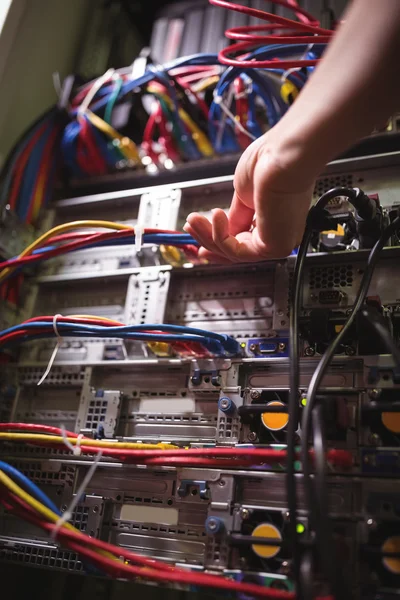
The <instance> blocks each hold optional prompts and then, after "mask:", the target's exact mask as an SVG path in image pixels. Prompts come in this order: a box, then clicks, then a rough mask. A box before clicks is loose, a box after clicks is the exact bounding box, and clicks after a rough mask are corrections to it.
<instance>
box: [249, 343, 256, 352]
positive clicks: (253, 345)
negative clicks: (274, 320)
mask: <svg viewBox="0 0 400 600" xmlns="http://www.w3.org/2000/svg"><path fill="white" fill-rule="evenodd" d="M249 350H250V352H255V351H256V350H257V344H250V346H249Z"/></svg>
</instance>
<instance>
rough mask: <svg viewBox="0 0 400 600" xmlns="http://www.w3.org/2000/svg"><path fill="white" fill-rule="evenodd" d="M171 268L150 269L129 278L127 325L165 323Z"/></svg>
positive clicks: (126, 309)
mask: <svg viewBox="0 0 400 600" xmlns="http://www.w3.org/2000/svg"><path fill="white" fill-rule="evenodd" d="M168 269H169V267H167V268H165V267H160V268H154V267H153V268H149V269H146V270H144V271H143V272H141V273H139V274H137V275H132V276H131V277H130V278H129V284H128V292H127V295H126V302H125V323H127V324H134V325H141V324H144V323H163V322H164V314H165V307H166V303H167V296H168V289H169V282H170V273H169V271H168Z"/></svg>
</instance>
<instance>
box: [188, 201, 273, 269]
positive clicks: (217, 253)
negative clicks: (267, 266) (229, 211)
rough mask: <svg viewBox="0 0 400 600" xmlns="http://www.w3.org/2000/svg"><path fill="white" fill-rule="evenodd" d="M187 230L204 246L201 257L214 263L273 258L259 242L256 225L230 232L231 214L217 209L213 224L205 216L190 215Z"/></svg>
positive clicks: (213, 216) (213, 214)
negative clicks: (234, 234)
mask: <svg viewBox="0 0 400 600" xmlns="http://www.w3.org/2000/svg"><path fill="white" fill-rule="evenodd" d="M184 230H185V231H186V232H187V233H189V234H191V235H192V236H193V237H194V238H195V239H196V240H197V241H198V242H199V243H200V244H201V245H202V246H203V247H204V249H201V251H200V254H199V256H201V258H206V259H207V260H210V261H212V262H220V263H222V262H223V263H226V262H231V263H237V262H256V261H260V260H266V259H268V258H272V257H271V256H270V255H269V253H268V251H267V248H266V246H265V245H264V244H262V243H261V242H260V239H259V237H258V232H257V228H255V229H254V230H253V231H252V232H250V231H244V232H241V233H238V234H237V236H233V235H230V233H229V220H228V217H227V216H226V214H225V212H224V211H223V210H221V209H218V208H217V209H214V210H213V211H212V222H211V223H210V221H209V220H208V219H206V218H205V217H204V216H203V215H199V214H198V213H192V214H190V215H189V216H188V221H187V223H186V224H185V226H184ZM221 259H222V260H221Z"/></svg>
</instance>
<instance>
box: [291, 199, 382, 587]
mask: <svg viewBox="0 0 400 600" xmlns="http://www.w3.org/2000/svg"><path fill="white" fill-rule="evenodd" d="M338 196H345V197H347V198H348V199H349V200H350V202H351V203H352V204H353V206H354V207H355V208H356V210H357V214H358V215H359V217H360V218H363V219H372V218H373V217H374V215H375V213H374V210H375V208H374V207H376V204H375V203H374V201H372V200H371V199H370V198H369V197H368V196H366V194H364V192H362V191H361V190H359V189H357V188H356V189H353V188H346V187H336V188H333V189H331V190H329V191H328V192H326V193H325V194H323V195H322V196H321V198H320V199H319V200H318V203H317V205H316V206H314V207H313V208H312V209H311V210H310V211H309V214H308V217H307V223H306V230H305V233H304V236H303V239H302V241H301V244H300V248H299V251H298V254H297V259H296V265H295V271H294V278H293V281H294V289H293V290H291V291H290V303H289V305H290V334H289V348H290V363H289V403H288V408H289V421H288V428H287V475H286V489H287V502H288V509H289V535H290V538H291V542H292V545H293V564H294V577H295V582H296V588H297V589H296V591H297V595H298V597H299V598H304V593H303V591H302V589H301V588H302V584H301V578H300V564H301V560H300V559H301V549H300V543H299V539H298V536H297V530H296V521H297V497H296V476H295V460H296V454H295V444H296V430H297V426H298V420H299V332H298V322H299V312H300V299H301V289H302V275H303V269H304V263H305V260H306V256H307V250H308V247H309V244H310V242H311V238H312V234H313V231H314V230H317V231H321V230H323V229H330V228H331V222H332V218H331V217H330V215H329V213H327V212H326V211H324V210H323V209H324V208H325V207H326V205H327V204H328V202H329V201H330V200H332V199H334V198H336V197H338ZM303 440H304V443H303V449H304V448H306V453H307V454H308V450H307V441H308V437H305V438H303ZM307 458H308V456H307ZM309 506H310V507H311V503H310V502H309ZM331 583H333V582H331Z"/></svg>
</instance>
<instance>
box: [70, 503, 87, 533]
mask: <svg viewBox="0 0 400 600" xmlns="http://www.w3.org/2000/svg"><path fill="white" fill-rule="evenodd" d="M89 510H90V509H89V507H88V506H77V507H76V509H75V510H74V513H73V515H72V524H73V525H75V527H76V528H77V529H79V531H86V529H87V525H88V520H89Z"/></svg>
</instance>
